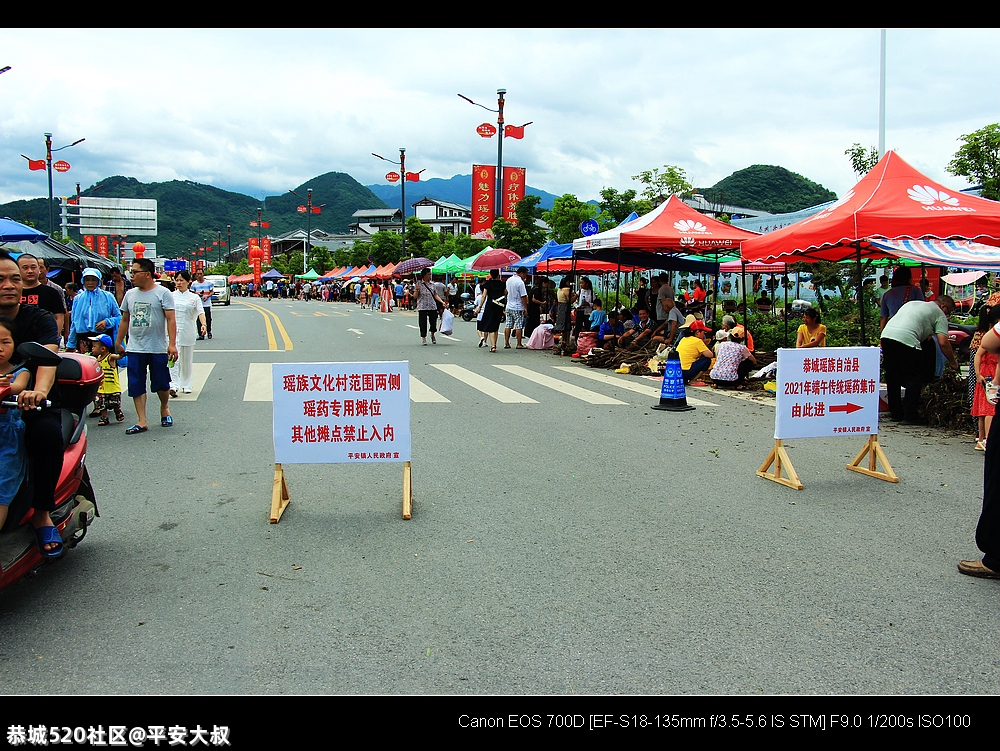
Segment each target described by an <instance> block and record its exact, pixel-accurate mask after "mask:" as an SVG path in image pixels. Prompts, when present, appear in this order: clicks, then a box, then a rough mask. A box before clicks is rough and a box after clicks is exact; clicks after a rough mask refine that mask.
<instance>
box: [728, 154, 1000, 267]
mask: <svg viewBox="0 0 1000 751" xmlns="http://www.w3.org/2000/svg"><path fill="white" fill-rule="evenodd" d="M926 237H930V238H937V239H946V238H962V239H967V240H975V241H977V242H980V243H984V244H987V245H1000V203H998V202H996V201H989V200H987V199H985V198H979V197H977V196H971V195H967V194H965V193H960V192H958V191H953V190H951V189H949V188H945V187H944V186H942V185H940V184H939V183H936V182H935V181H933V180H931V179H930V178H929V177H927V176H926V175H923V174H921V173H920V172H918V171H917V170H915V169H914V168H913V167H911V166H910V165H909V164H907V163H906V162H905V161H903V159H902V158H901V157H900V156H899V155H898V154H896V153H895V152H894V151H889V152H887V153H886V155H885V156H883V157H882V159H881V160H880V161H879V163H878V164H877V165H875V167H874V168H873V169H872V171H871V172H869V173H868V174H867V175H865V176H864V177H863V178H861V180H860V181H859V182H858V184H857V185H855V186H854V187H853V188H852V189H851V190H850V191H848V193H847V195H845V196H844V197H843V198H841V199H840V200H839V201H837V202H836V203H834V204H833V205H831V206H829V207H827V208H826V209H824V210H823V211H821V212H819V213H818V214H814V215H813V216H811V217H809V218H807V219H803V220H802V221H801V222H796V223H795V224H790V225H789V226H787V227H782V228H781V229H779V230H775V231H774V232H769V233H768V234H766V235H761V236H760V237H757V238H754V239H751V240H747V241H746V242H744V243H743V244H742V246H741V253H742V256H743V259H744V260H746V261H764V262H767V261H775V260H780V261H789V262H792V261H843V260H848V259H858V260H860V259H861V258H893V257H894V255H893V254H892V253H890V252H888V251H886V250H884V249H882V248H878V247H875V246H874V245H872V244H871V243H870V242H869V240H870V239H873V238H889V239H899V238H926ZM790 256H791V257H790Z"/></svg>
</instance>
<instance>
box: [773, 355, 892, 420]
mask: <svg viewBox="0 0 1000 751" xmlns="http://www.w3.org/2000/svg"><path fill="white" fill-rule="evenodd" d="M879 354H880V353H879V348H878V347H816V348H803V349H779V350H778V392H777V400H776V401H777V410H776V413H775V418H774V437H775V438H828V437H840V436H847V435H871V434H877V433H878V408H879V400H878V396H879Z"/></svg>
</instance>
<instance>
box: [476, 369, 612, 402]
mask: <svg viewBox="0 0 1000 751" xmlns="http://www.w3.org/2000/svg"><path fill="white" fill-rule="evenodd" d="M493 367H494V368H499V369H500V370H503V371H505V372H507V373H512V374H514V375H516V376H520V377H521V378H527V379H528V380H529V381H532V382H534V383H537V384H539V385H541V386H545V387H546V388H550V389H552V390H554V391H558V392H559V393H561V394H566V396H572V397H573V398H574V399H580V400H581V401H585V402H587V403H588V404H625V402H623V401H619V400H618V399H612V398H611V397H610V396H604V395H603V394H598V393H597V392H596V391H590V390H589V389H582V388H580V387H579V386H574V385H573V384H571V383H567V382H566V381H561V380H559V379H558V378H552V377H551V376H547V375H542V374H541V373H536V372H535V371H534V370H529V369H528V368H522V367H521V366H520V365H494V366H493Z"/></svg>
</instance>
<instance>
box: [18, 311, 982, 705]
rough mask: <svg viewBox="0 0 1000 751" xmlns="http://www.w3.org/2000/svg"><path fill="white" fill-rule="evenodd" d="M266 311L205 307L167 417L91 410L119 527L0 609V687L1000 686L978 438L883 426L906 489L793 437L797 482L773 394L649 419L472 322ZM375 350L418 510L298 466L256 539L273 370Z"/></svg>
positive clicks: (376, 476)
mask: <svg viewBox="0 0 1000 751" xmlns="http://www.w3.org/2000/svg"><path fill="white" fill-rule="evenodd" d="M254 305H255V306H256V307H249V306H247V305H244V304H242V303H239V302H237V303H234V304H233V305H232V306H230V307H228V308H221V307H217V308H216V309H215V311H214V328H215V331H216V335H215V338H214V339H213V340H212V341H210V342H199V347H198V349H197V350H196V355H195V360H196V368H197V370H196V385H197V386H198V388H197V389H196V391H195V394H193V395H191V397H186V398H184V399H180V400H177V402H176V403H175V404H174V407H173V410H174V415H175V421H176V424H175V427H173V428H171V429H168V430H167V429H161V428H156V427H154V428H151V429H150V431H149V433H146V434H144V435H140V436H134V437H127V436H125V435H124V432H123V427H124V426H112V427H108V428H98V427H97V426H96V421H95V423H92V425H91V427H90V439H91V444H90V453H89V456H88V463H89V465H90V471H91V473H92V475H93V476H94V478H95V485H96V488H97V494H98V498H99V503H100V510H101V514H102V516H101V519H100V520H99V521H98V523H97V524H95V526H94V527H93V528H92V530H91V532H90V534H89V535H88V538H87V540H86V541H85V542H84V543H83V544H82V545H81V546H80V547H79V548H77V549H76V550H74V551H71V552H70V554H68V555H67V556H65V558H64V559H62V560H60V561H59V562H57V563H56V564H54V565H51V566H48V567H46V568H44V569H43V570H42V571H41V572H40V573H39V574H38V575H37V576H35V577H33V578H31V579H29V580H27V581H25V582H24V583H23V584H21V585H20V586H18V587H15V588H13V589H12V590H10V591H8V592H6V593H4V595H3V596H2V597H0V631H2V636H0V664H2V665H3V673H4V681H5V688H6V690H7V692H9V693H68V692H72V693H77V694H90V693H171V694H181V693H192V692H197V693H264V692H268V693H303V692H310V693H312V692H351V693H369V692H378V693H438V694H481V693H566V694H568V693H576V694H581V693H619V692H622V693H637V694H649V693H670V694H685V693H696V694H701V693H713V694H714V693H739V694H759V693H781V692H793V693H797V692H807V693H846V694H854V693H874V692H880V693H881V692H885V693H904V694H907V693H972V692H975V693H990V692H993V691H995V690H996V688H997V673H998V668H997V665H1000V647H998V645H997V641H996V639H995V638H994V637H993V633H992V629H991V628H990V627H989V624H990V623H991V622H992V620H993V619H994V618H995V612H996V608H997V604H996V603H997V596H998V592H1000V590H998V587H1000V584H998V583H997V582H990V581H981V580H974V579H969V578H966V577H963V576H961V575H959V574H958V573H957V572H956V570H955V564H956V562H957V560H958V559H959V558H961V557H970V556H972V555H974V553H975V546H974V543H973V530H974V526H975V522H976V519H977V517H978V511H979V506H980V502H981V472H982V468H981V463H982V461H983V457H982V454H981V453H979V452H974V451H972V441H971V440H970V439H968V438H967V437H961V436H944V435H941V434H939V433H937V432H935V431H926V430H923V431H922V430H917V429H911V428H893V427H887V426H886V427H884V428H883V432H882V436H881V441H882V444H883V445H884V447H885V450H886V453H887V454H888V456H889V459H890V461H891V462H892V464H893V467H894V468H895V469H896V471H897V473H898V474H899V475H900V476H901V478H902V482H900V483H899V484H898V485H893V484H888V483H884V482H880V481H878V480H874V479H871V478H867V477H864V476H861V475H858V474H855V473H851V472H847V471H846V470H845V469H844V464H845V463H846V462H847V461H849V460H850V459H851V457H852V456H853V455H854V453H856V452H857V450H858V449H859V448H860V445H859V443H860V442H859V440H858V439H850V438H842V439H837V440H819V439H814V440H801V441H792V442H790V449H789V452H790V454H791V456H792V459H793V461H794V463H795V466H796V468H797V470H798V472H799V474H800V476H801V478H802V480H803V482H804V483H805V485H806V489H805V490H804V491H801V492H796V491H793V490H790V489H787V488H784V487H780V486H778V485H776V484H774V483H769V482H766V481H764V480H761V479H759V478H757V477H755V476H754V471H755V470H756V468H757V467H758V466H759V465H760V463H761V462H762V461H763V459H764V458H765V456H766V455H767V453H768V451H769V450H770V447H771V445H772V443H773V424H774V423H773V406H772V405H771V404H768V403H766V402H756V401H753V400H748V399H739V398H734V397H731V396H728V395H723V394H719V393H714V392H711V391H710V390H709V391H704V390H697V393H695V392H696V390H692V391H691V397H692V401H694V400H695V399H697V400H698V401H697V404H698V408H697V409H696V410H695V411H693V412H687V413H680V414H677V413H664V412H658V411H653V410H650V409H649V407H650V406H651V405H652V404H654V403H655V402H656V398H655V396H654V394H656V393H657V384H656V383H655V382H653V381H643V380H641V379H636V378H627V377H619V376H615V375H614V374H612V373H610V372H608V371H599V372H595V371H592V370H590V369H585V368H583V367H580V366H574V365H572V364H570V363H568V362H567V361H566V359H565V358H558V357H555V356H553V355H551V354H549V353H539V352H530V351H516V350H503V349H501V350H500V351H499V352H497V353H496V354H493V355H491V354H489V353H488V352H487V350H486V349H485V348H484V349H477V348H476V346H475V345H476V334H475V330H474V325H473V324H466V323H462V322H458V325H457V328H456V332H455V335H456V337H457V339H459V340H461V341H454V340H452V341H448V340H447V339H445V338H444V337H439V340H440V341H441V343H440V344H438V345H437V346H428V347H421V346H420V344H419V336H418V334H417V331H416V330H415V327H416V325H417V319H416V316H415V314H409V313H395V314H392V315H388V316H383V315H380V314H377V313H374V314H372V313H368V312H363V311H361V310H360V309H359V308H358V307H356V306H353V305H339V304H334V305H329V304H322V303H315V302H314V303H303V302H274V303H267V302H260V303H255V304H254ZM262 310H263V311H271V312H273V313H276V314H277V320H276V319H275V318H274V317H272V316H270V315H269V314H268V313H266V312H262ZM265 318H266V319H267V325H266V326H265ZM373 359H379V360H382V359H407V360H409V361H410V370H411V373H412V375H413V377H414V379H415V381H414V383H415V384H416V385H413V387H412V396H413V404H412V430H413V472H414V486H415V501H416V506H415V515H414V517H413V519H412V520H410V521H403V520H402V519H401V517H400V497H401V467H400V465H393V464H388V465H376V464H369V465H362V466H346V465H313V466H292V467H289V472H288V475H289V483H290V486H291V493H292V504H291V506H290V507H289V509H288V511H287V512H286V513H285V516H284V518H283V519H282V521H281V523H280V524H278V525H269V524H268V523H267V514H268V510H269V503H270V490H271V481H272V474H273V453H272V447H271V433H270V420H271V405H270V403H269V402H268V401H267V400H268V399H269V394H268V389H267V385H266V383H267V378H268V375H267V374H268V372H269V365H270V363H272V362H297V361H328V360H373ZM126 415H127V416H128V417H129V418H130V419H131V416H132V415H131V411H130V409H129V408H128V407H126ZM128 424H131V423H130V422H126V423H125V425H128Z"/></svg>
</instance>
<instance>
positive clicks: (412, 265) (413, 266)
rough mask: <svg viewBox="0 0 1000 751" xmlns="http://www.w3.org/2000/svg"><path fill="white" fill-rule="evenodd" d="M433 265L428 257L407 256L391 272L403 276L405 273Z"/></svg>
mask: <svg viewBox="0 0 1000 751" xmlns="http://www.w3.org/2000/svg"><path fill="white" fill-rule="evenodd" d="M433 265H434V261H432V260H431V259H430V258H407V259H406V260H405V261H401V262H400V264H399V266H397V267H396V268H394V269H393V270H392V273H393V274H399V275H400V276H405V275H406V274H412V273H413V272H414V271H420V270H421V269H425V268H427V267H428V266H433Z"/></svg>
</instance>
